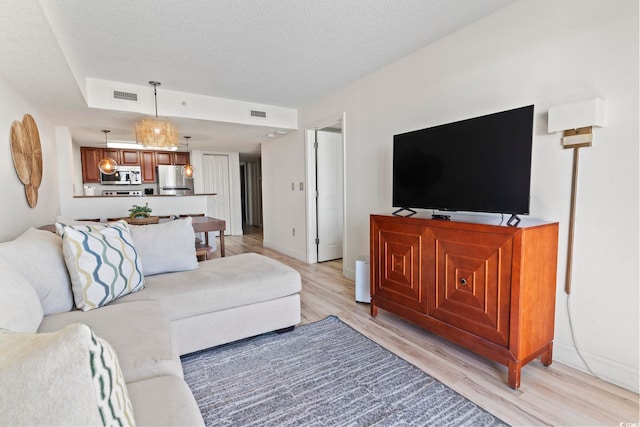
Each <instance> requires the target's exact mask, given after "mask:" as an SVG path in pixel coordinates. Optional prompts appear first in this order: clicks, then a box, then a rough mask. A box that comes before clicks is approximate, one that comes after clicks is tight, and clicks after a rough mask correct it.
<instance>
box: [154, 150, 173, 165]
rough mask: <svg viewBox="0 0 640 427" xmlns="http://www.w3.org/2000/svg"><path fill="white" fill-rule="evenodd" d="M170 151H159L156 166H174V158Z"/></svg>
mask: <svg viewBox="0 0 640 427" xmlns="http://www.w3.org/2000/svg"><path fill="white" fill-rule="evenodd" d="M172 154H173V153H172V152H170V151H158V152H156V164H157V165H172V164H173V161H174V158H173V156H172Z"/></svg>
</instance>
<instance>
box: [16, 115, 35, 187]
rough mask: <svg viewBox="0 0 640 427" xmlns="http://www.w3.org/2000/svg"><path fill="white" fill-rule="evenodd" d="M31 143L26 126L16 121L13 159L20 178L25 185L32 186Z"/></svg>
mask: <svg viewBox="0 0 640 427" xmlns="http://www.w3.org/2000/svg"><path fill="white" fill-rule="evenodd" d="M31 154H32V153H31V142H30V141H29V138H28V137H27V130H26V129H25V128H24V124H22V122H19V121H17V120H16V121H14V122H13V124H12V125H11V157H13V166H14V167H15V168H16V173H17V174H18V178H20V181H21V182H22V183H23V184H24V185H27V184H31V165H32V164H33V162H32V161H31Z"/></svg>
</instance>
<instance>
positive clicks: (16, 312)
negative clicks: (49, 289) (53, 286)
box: [0, 258, 42, 332]
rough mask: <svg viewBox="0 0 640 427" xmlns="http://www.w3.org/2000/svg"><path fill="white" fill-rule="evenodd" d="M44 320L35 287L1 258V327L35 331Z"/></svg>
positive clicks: (17, 330)
mask: <svg viewBox="0 0 640 427" xmlns="http://www.w3.org/2000/svg"><path fill="white" fill-rule="evenodd" d="M41 322H42V304H40V298H38V294H37V293H36V291H35V289H33V287H32V286H31V285H30V284H29V282H27V279H25V278H24V277H23V276H22V275H21V274H20V273H18V272H17V271H16V270H15V269H14V268H12V267H11V265H10V264H9V263H8V262H7V261H5V260H4V259H3V258H0V329H7V330H9V331H13V332H35V331H37V330H38V327H39V326H40V323H41Z"/></svg>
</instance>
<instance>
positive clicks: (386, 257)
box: [374, 223, 429, 313]
mask: <svg viewBox="0 0 640 427" xmlns="http://www.w3.org/2000/svg"><path fill="white" fill-rule="evenodd" d="M378 225H379V226H380V228H379V229H378V230H376V235H375V236H374V244H375V247H374V251H375V252H377V255H375V259H377V260H380V263H379V265H377V271H375V275H376V277H375V280H374V283H375V286H376V289H375V290H374V295H379V296H380V297H384V298H387V299H389V300H391V301H394V302H397V303H399V304H402V305H403V306H405V307H407V308H410V309H412V310H415V311H418V312H421V313H426V301H425V297H426V293H425V288H424V286H422V278H423V277H424V276H425V270H426V268H427V266H428V265H429V262H428V260H427V256H428V254H427V251H426V248H425V244H426V240H427V239H426V236H425V233H427V229H426V228H424V227H411V226H407V225H403V226H402V228H401V229H399V228H398V227H397V226H394V225H393V224H384V223H383V224H378ZM387 226H388V228H387Z"/></svg>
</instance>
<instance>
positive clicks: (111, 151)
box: [101, 148, 122, 164]
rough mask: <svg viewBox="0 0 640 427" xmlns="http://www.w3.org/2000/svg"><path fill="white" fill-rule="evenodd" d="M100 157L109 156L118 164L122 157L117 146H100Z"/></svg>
mask: <svg viewBox="0 0 640 427" xmlns="http://www.w3.org/2000/svg"><path fill="white" fill-rule="evenodd" d="M101 151H102V157H110V158H112V159H113V160H115V161H116V162H117V163H118V164H121V163H122V158H121V157H120V150H118V149H117V148H102V149H101Z"/></svg>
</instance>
